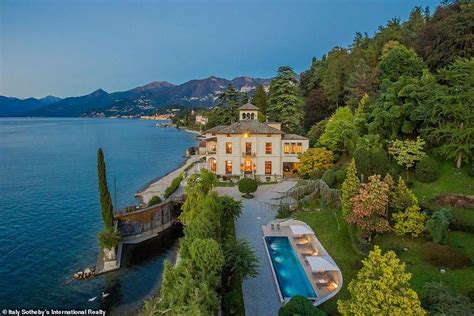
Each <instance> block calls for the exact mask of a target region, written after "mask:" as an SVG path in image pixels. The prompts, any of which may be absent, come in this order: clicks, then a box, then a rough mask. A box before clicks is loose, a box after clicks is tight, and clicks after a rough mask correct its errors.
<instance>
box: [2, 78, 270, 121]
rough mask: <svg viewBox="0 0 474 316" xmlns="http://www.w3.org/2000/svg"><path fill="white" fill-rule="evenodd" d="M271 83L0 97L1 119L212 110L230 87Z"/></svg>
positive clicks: (198, 83)
mask: <svg viewBox="0 0 474 316" xmlns="http://www.w3.org/2000/svg"><path fill="white" fill-rule="evenodd" d="M270 80H271V79H261V78H252V77H237V78H234V79H232V80H227V79H223V78H218V77H214V76H211V77H208V78H205V79H195V80H190V81H188V82H185V83H183V84H180V85H175V84H172V83H169V82H166V81H155V82H151V83H149V84H146V85H144V86H141V87H136V88H133V89H130V90H127V91H119V92H113V93H108V92H106V91H104V90H102V89H98V90H96V91H94V92H92V93H90V94H87V95H83V96H78V97H67V98H64V99H61V98H58V97H54V96H47V97H45V98H41V99H36V98H27V99H18V98H13V97H5V96H0V116H3V117H5V116H40V117H79V116H116V115H149V114H152V113H155V112H156V111H158V110H159V109H160V108H163V107H167V106H198V107H210V106H213V105H214V103H215V101H216V99H217V97H218V95H219V94H220V93H222V92H223V91H224V90H225V89H226V88H227V86H228V85H229V84H231V85H232V86H233V87H234V88H235V89H236V90H238V91H241V92H245V93H247V94H248V95H251V94H253V91H254V90H255V89H256V87H257V86H258V85H263V86H264V87H268V86H269V84H270Z"/></svg>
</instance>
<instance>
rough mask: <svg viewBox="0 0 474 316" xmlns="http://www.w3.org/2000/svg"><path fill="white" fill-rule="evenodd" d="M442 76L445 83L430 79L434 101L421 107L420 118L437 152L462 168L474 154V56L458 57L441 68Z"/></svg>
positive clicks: (422, 130)
mask: <svg viewBox="0 0 474 316" xmlns="http://www.w3.org/2000/svg"><path fill="white" fill-rule="evenodd" d="M439 79H440V80H441V81H442V82H443V83H444V85H439V84H436V83H433V82H431V83H432V85H433V87H431V89H430V91H429V92H431V96H432V101H431V102H426V103H425V104H424V106H423V107H422V108H420V109H419V110H418V113H417V118H418V119H419V120H421V121H422V125H423V127H422V128H421V133H422V135H423V136H424V137H426V139H427V140H428V141H429V142H430V143H431V144H432V145H434V146H435V152H437V153H439V154H440V155H442V156H444V157H445V158H446V159H454V160H455V161H456V166H457V167H458V168H460V167H461V165H462V162H463V161H467V160H469V159H471V158H472V157H473V156H474V154H473V153H474V90H473V89H472V87H473V86H474V58H471V59H469V60H467V59H458V60H456V61H455V62H454V63H453V64H452V65H449V66H448V67H446V68H445V69H442V70H440V72H439ZM427 80H429V78H428V79H427Z"/></svg>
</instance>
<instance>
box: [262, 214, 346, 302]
mask: <svg viewBox="0 0 474 316" xmlns="http://www.w3.org/2000/svg"><path fill="white" fill-rule="evenodd" d="M262 230H263V235H264V239H265V237H287V238H288V240H289V241H290V244H291V247H292V248H293V251H294V252H295V253H296V256H297V258H298V261H299V263H300V264H301V266H302V267H303V269H304V272H305V274H306V277H307V278H308V280H309V282H310V284H311V286H312V288H313V290H314V292H315V293H316V299H312V300H313V303H314V305H319V304H322V303H323V302H325V301H327V300H328V299H330V298H332V297H333V296H335V295H336V294H337V293H338V292H339V290H340V289H341V287H342V274H341V271H340V269H339V267H338V266H337V264H336V263H335V262H334V260H333V259H332V258H331V257H330V256H329V254H328V253H327V251H326V250H325V249H324V247H323V246H322V244H321V243H320V242H319V240H318V239H317V237H316V235H315V233H314V232H313V230H312V229H311V228H310V227H309V226H308V225H306V224H305V223H304V222H302V221H298V220H291V219H290V220H283V221H281V220H274V221H272V222H270V223H268V224H267V225H264V226H262ZM269 251H270V250H269V249H267V254H268V256H269V258H268V259H269V260H270V262H272V259H271V258H270V252H269ZM272 267H273V276H274V281H275V283H276V285H277V288H278V294H279V296H280V300H282V301H284V300H286V299H287V298H285V297H283V295H282V291H281V289H280V286H281V284H280V283H279V280H278V278H277V271H275V267H274V266H273V264H272Z"/></svg>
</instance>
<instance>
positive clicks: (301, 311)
mask: <svg viewBox="0 0 474 316" xmlns="http://www.w3.org/2000/svg"><path fill="white" fill-rule="evenodd" d="M295 315H298V316H325V315H327V314H326V313H325V312H324V311H322V310H320V309H318V308H317V307H314V306H313V304H312V303H311V301H310V300H309V299H307V298H306V297H304V296H300V295H296V296H293V297H292V298H291V300H290V301H289V302H288V303H286V304H285V305H284V306H283V307H281V308H280V311H279V312H278V316H295Z"/></svg>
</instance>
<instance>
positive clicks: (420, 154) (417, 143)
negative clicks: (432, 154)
mask: <svg viewBox="0 0 474 316" xmlns="http://www.w3.org/2000/svg"><path fill="white" fill-rule="evenodd" d="M424 145H425V141H424V140H423V139H422V138H420V137H418V138H417V139H416V140H398V139H397V140H395V141H393V142H391V143H390V147H389V148H388V152H389V153H390V155H392V156H393V157H394V158H395V161H396V162H397V163H398V164H399V165H401V166H403V167H405V168H406V170H407V181H408V169H410V168H411V167H413V166H414V165H415V163H416V162H417V161H420V160H421V159H423V158H424V157H425V156H426V154H425V152H424V151H423V146H424Z"/></svg>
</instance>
